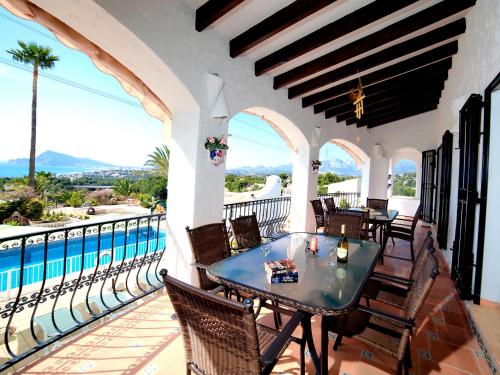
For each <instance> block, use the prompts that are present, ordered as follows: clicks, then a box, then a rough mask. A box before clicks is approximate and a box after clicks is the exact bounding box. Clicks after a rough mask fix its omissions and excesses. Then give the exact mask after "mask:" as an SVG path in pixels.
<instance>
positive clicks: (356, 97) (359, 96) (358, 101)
mask: <svg viewBox="0 0 500 375" xmlns="http://www.w3.org/2000/svg"><path fill="white" fill-rule="evenodd" d="M350 97H351V100H352V101H353V103H352V104H354V106H355V108H354V114H355V115H356V118H357V119H358V120H359V119H361V115H363V114H364V113H365V110H364V106H363V99H364V98H365V95H364V94H363V85H362V84H361V78H358V88H357V89H356V90H353V91H352V92H351V94H350Z"/></svg>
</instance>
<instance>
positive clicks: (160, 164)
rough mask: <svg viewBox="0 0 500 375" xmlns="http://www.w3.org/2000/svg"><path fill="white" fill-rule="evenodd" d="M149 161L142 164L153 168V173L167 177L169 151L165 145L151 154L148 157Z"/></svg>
mask: <svg viewBox="0 0 500 375" xmlns="http://www.w3.org/2000/svg"><path fill="white" fill-rule="evenodd" d="M148 157H149V160H148V161H146V163H144V165H146V166H148V167H153V169H154V171H155V172H156V173H157V174H159V175H160V176H165V177H167V176H168V166H169V158H170V150H169V149H168V147H167V145H162V146H158V147H156V148H155V151H154V152H153V153H152V154H149V155H148Z"/></svg>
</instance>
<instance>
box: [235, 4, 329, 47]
mask: <svg viewBox="0 0 500 375" xmlns="http://www.w3.org/2000/svg"><path fill="white" fill-rule="evenodd" d="M335 1H336V0H314V1H311V0H296V1H294V2H293V3H291V4H290V5H288V6H286V7H284V8H283V9H280V10H279V11H277V12H276V13H274V14H273V15H271V16H269V17H267V18H266V19H265V20H263V21H261V22H259V23H258V24H256V25H254V26H252V27H251V28H249V29H248V30H246V31H244V32H243V33H241V34H240V35H238V36H237V37H235V38H233V39H231V41H230V42H229V54H230V56H231V57H238V56H239V55H241V54H242V53H244V52H246V51H248V50H249V49H251V48H252V47H255V46H256V45H258V44H260V43H262V42H263V41H265V40H266V39H269V38H271V37H272V36H274V35H276V34H278V33H279V32H281V31H283V30H285V29H287V28H289V27H290V26H292V25H294V24H296V23H297V22H299V21H302V20H303V19H305V18H307V17H308V16H310V15H311V14H313V13H316V12H317V11H319V10H321V9H323V8H325V7H327V6H328V5H330V4H332V3H334V2H335Z"/></svg>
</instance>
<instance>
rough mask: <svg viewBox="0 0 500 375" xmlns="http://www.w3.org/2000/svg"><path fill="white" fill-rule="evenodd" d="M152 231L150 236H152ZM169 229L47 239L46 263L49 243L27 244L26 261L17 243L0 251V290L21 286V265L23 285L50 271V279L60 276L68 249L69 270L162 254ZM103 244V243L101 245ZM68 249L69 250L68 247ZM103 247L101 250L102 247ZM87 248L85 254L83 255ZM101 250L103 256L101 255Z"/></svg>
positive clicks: (130, 230) (47, 274)
mask: <svg viewBox="0 0 500 375" xmlns="http://www.w3.org/2000/svg"><path fill="white" fill-rule="evenodd" d="M148 233H149V237H148ZM165 244H166V234H165V231H162V230H160V231H157V230H156V229H154V228H151V227H144V228H139V229H129V230H128V232H127V233H126V234H125V232H124V231H116V232H115V233H114V234H113V233H101V235H100V240H99V237H98V235H97V234H95V235H87V236H86V237H85V243H84V241H83V237H76V238H71V239H68V240H67V241H64V240H57V241H51V242H48V243H47V254H46V255H47V263H46V265H45V267H44V257H45V244H44V243H40V244H34V245H27V246H26V247H25V255H24V262H23V264H21V249H20V247H13V248H10V249H8V250H1V251H0V292H5V291H7V290H10V289H14V288H18V287H19V286H20V284H21V268H23V269H24V272H23V280H22V285H23V286H24V285H29V284H34V283H37V282H40V281H42V280H43V277H44V270H45V272H46V276H45V278H46V279H51V278H55V277H60V276H62V275H63V273H64V271H65V270H64V258H65V257H64V254H65V251H66V274H71V273H75V272H80V271H81V270H82V268H83V270H86V269H92V268H95V267H96V265H97V262H99V264H100V265H102V266H104V265H106V264H109V263H111V260H112V259H111V256H112V257H113V262H120V261H122V260H123V259H124V258H125V259H132V258H134V256H137V257H140V256H143V255H145V254H153V253H155V252H156V254H161V252H163V251H164V250H165ZM99 245H100V246H99ZM65 249H66V250H65ZM98 249H99V251H98ZM82 252H83V256H82ZM98 253H99V257H98Z"/></svg>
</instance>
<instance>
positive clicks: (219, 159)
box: [205, 135, 229, 166]
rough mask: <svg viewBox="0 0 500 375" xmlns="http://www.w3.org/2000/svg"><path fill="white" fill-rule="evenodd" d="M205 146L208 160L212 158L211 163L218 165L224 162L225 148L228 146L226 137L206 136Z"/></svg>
mask: <svg viewBox="0 0 500 375" xmlns="http://www.w3.org/2000/svg"><path fill="white" fill-rule="evenodd" d="M205 148H206V149H207V150H209V151H210V160H212V163H213V164H214V165H216V166H218V165H221V164H222V163H223V162H224V157H225V155H226V150H227V149H228V148H229V147H228V145H227V142H226V138H225V137H224V136H223V135H221V136H220V138H217V137H208V138H207V141H206V142H205Z"/></svg>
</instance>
